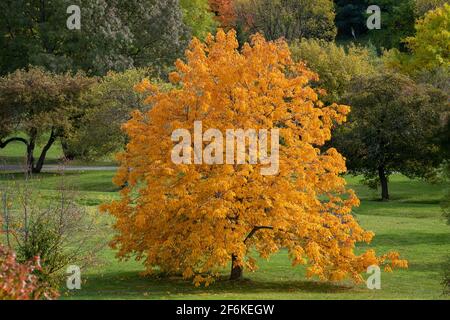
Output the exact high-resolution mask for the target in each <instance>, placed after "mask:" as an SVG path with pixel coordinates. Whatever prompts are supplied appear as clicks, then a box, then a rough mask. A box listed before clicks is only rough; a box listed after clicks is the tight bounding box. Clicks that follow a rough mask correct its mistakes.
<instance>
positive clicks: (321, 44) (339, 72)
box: [290, 39, 379, 102]
mask: <svg viewBox="0 0 450 320" xmlns="http://www.w3.org/2000/svg"><path fill="white" fill-rule="evenodd" d="M290 48H291V52H292V57H293V59H294V60H295V61H304V62H305V63H306V65H307V66H308V68H309V69H311V70H312V71H314V72H316V73H317V74H319V75H320V79H319V81H318V82H317V84H316V85H317V86H318V87H320V88H323V89H326V91H327V93H328V95H327V96H326V97H324V98H323V99H325V101H327V102H333V101H340V100H341V99H342V98H343V96H344V95H345V94H346V92H347V89H348V85H349V83H350V82H351V80H352V79H354V78H355V77H358V76H364V75H370V74H373V73H374V72H375V70H376V67H377V65H378V64H379V63H378V60H379V59H378V58H377V56H376V52H375V50H371V49H370V48H366V47H361V46H356V45H353V44H350V45H349V46H348V47H347V48H345V47H343V46H339V45H337V44H336V43H334V42H328V41H325V40H316V39H302V40H298V41H294V42H292V43H291V44H290Z"/></svg>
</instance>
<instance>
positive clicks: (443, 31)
mask: <svg viewBox="0 0 450 320" xmlns="http://www.w3.org/2000/svg"><path fill="white" fill-rule="evenodd" d="M415 28H416V34H415V36H413V37H408V38H406V39H405V43H406V46H407V48H408V49H409V52H408V53H400V52H399V51H398V50H392V51H390V52H388V53H386V55H385V60H386V62H387V65H388V66H389V67H391V68H394V69H397V70H400V71H402V72H404V73H407V74H410V75H413V76H414V75H417V74H418V73H420V72H423V71H427V70H428V71H436V70H438V69H442V70H444V72H445V73H447V74H448V72H449V69H450V53H449V52H450V45H449V44H450V34H449V29H450V5H449V4H444V6H442V7H440V8H437V9H435V10H432V11H429V12H428V13H427V14H425V16H424V17H423V18H422V19H420V20H418V21H417V23H416V26H415Z"/></svg>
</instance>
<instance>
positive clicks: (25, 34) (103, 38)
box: [0, 0, 133, 74]
mask: <svg viewBox="0 0 450 320" xmlns="http://www.w3.org/2000/svg"><path fill="white" fill-rule="evenodd" d="M71 4H77V5H79V6H80V8H81V19H82V23H81V30H69V29H68V28H67V27H66V20H67V18H68V17H69V15H68V14H67V13H66V9H67V7H68V6H69V5H71ZM0 16H1V17H0V45H1V46H2V48H3V50H2V52H1V54H0V68H1V69H0V72H1V73H2V74H6V73H8V72H13V71H15V70H16V69H20V68H25V67H27V66H28V65H30V64H32V65H38V66H44V67H45V68H47V69H48V70H51V71H54V72H66V71H68V70H80V69H81V70H84V71H86V72H88V73H89V74H102V73H105V72H106V70H108V69H109V68H112V69H117V70H123V69H125V68H127V67H129V66H131V65H132V63H133V61H132V60H131V58H130V57H127V56H126V55H125V48H126V47H127V46H129V45H131V40H132V34H131V33H130V32H129V29H128V28H126V27H125V25H124V24H123V23H122V21H121V20H120V19H119V18H118V12H117V10H116V8H115V7H114V6H113V1H109V0H93V1H91V0H78V1H67V0H52V1H50V0H42V1H31V2H27V1H14V0H5V1H2V2H1V4H0Z"/></svg>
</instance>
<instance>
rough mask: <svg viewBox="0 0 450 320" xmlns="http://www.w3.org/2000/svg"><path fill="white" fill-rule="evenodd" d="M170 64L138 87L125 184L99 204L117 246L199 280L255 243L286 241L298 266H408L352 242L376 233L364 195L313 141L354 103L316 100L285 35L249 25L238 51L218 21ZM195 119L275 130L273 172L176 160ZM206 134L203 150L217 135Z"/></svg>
mask: <svg viewBox="0 0 450 320" xmlns="http://www.w3.org/2000/svg"><path fill="white" fill-rule="evenodd" d="M176 68H177V71H176V72H174V73H172V74H171V76H170V79H171V81H172V83H173V84H174V87H173V89H171V90H165V91H164V90H163V91H160V90H159V89H158V88H157V87H155V86H153V85H152V84H151V83H150V82H149V81H143V82H142V83H140V84H139V85H137V86H136V90H138V91H139V92H143V93H147V94H148V98H147V99H146V102H147V103H148V104H150V105H151V106H152V108H151V110H150V111H148V112H146V113H141V112H138V111H136V112H135V113H134V114H133V117H132V119H131V120H130V121H129V122H127V123H126V124H125V125H124V130H125V131H126V133H127V134H128V136H129V143H128V145H127V147H126V150H125V152H123V153H122V154H120V155H119V156H118V159H119V161H120V163H121V166H120V168H119V170H118V173H117V176H116V177H115V183H116V184H117V185H119V186H123V185H126V187H125V188H123V189H122V190H121V198H120V200H117V201H113V202H112V203H109V204H105V205H103V210H106V211H108V212H109V213H111V214H112V215H113V216H115V217H116V223H115V230H116V231H117V234H116V236H115V238H114V240H113V243H112V245H113V247H115V248H117V249H118V250H119V253H118V255H119V257H122V258H127V257H129V256H130V255H131V254H134V255H136V256H137V259H143V260H144V263H145V266H146V270H147V271H148V273H152V272H155V271H156V270H159V271H162V272H165V273H168V274H181V275H182V276H183V277H184V278H186V279H193V281H194V283H195V284H196V285H199V284H201V283H205V284H206V285H208V284H209V283H211V282H212V281H213V280H214V279H215V278H216V277H217V276H218V275H219V274H220V273H221V272H222V270H223V268H224V267H225V266H227V264H228V263H229V262H230V260H231V261H232V264H231V279H239V278H240V277H242V272H243V270H244V269H246V270H249V271H253V270H256V268H257V265H256V260H255V258H254V254H259V255H260V256H261V257H263V258H268V257H269V256H270V255H272V254H274V253H276V252H277V251H279V250H280V249H281V248H286V249H287V250H288V252H289V257H290V259H291V260H292V264H293V265H294V266H295V265H299V264H306V265H307V266H308V267H307V271H308V272H307V274H308V276H310V277H312V276H317V277H319V278H320V279H325V280H341V279H344V278H347V277H350V278H352V279H353V280H355V281H361V280H362V277H361V275H360V274H361V273H362V272H363V271H366V268H367V267H368V266H370V265H374V264H376V265H385V266H386V268H387V269H390V268H391V267H406V264H407V263H406V261H404V260H400V259H399V255H398V254H397V253H395V252H391V253H388V254H387V255H384V256H381V257H377V256H376V255H375V253H374V251H373V250H368V251H366V252H364V253H362V254H360V255H357V254H356V253H355V252H354V249H355V245H356V243H357V242H370V241H371V239H372V237H373V233H372V232H369V231H365V230H363V229H362V228H361V227H360V226H359V225H358V223H357V221H356V220H355V219H354V217H353V216H352V214H351V211H352V208H353V207H354V206H357V205H358V204H359V200H358V198H357V197H356V195H355V193H354V192H353V191H352V190H348V189H347V188H346V187H345V180H344V178H343V177H342V176H341V174H342V173H344V172H345V171H346V167H345V161H344V159H343V157H342V156H341V155H340V154H339V153H338V152H337V151H336V150H335V149H333V148H331V149H328V150H326V151H321V149H320V147H321V146H323V145H324V143H325V142H326V141H328V140H329V139H330V138H331V129H332V126H333V125H334V124H339V123H342V122H343V121H345V120H346V115H347V114H348V112H349V107H348V106H344V105H338V104H331V105H324V103H322V102H321V101H320V100H319V94H320V93H321V92H318V91H317V90H315V89H313V88H312V87H311V86H310V82H311V81H312V80H317V75H316V74H314V73H313V72H311V71H309V70H308V69H307V68H306V67H305V65H304V64H302V63H295V62H294V61H293V60H292V59H291V55H290V51H289V47H288V45H287V43H286V42H284V41H281V40H280V41H276V42H268V41H266V40H265V39H264V38H263V37H262V36H261V35H255V36H253V37H252V41H251V44H249V43H246V44H244V46H243V48H242V50H241V51H239V50H238V42H237V40H236V34H235V31H233V30H232V31H229V32H228V33H225V32H224V31H222V30H219V31H218V33H217V35H216V36H215V37H213V36H211V35H209V36H208V37H207V39H206V42H205V43H202V42H200V41H199V40H197V39H194V40H193V41H192V42H191V44H190V48H189V50H188V51H187V52H186V61H184V62H183V61H181V60H178V61H177V63H176ZM197 121H202V124H203V129H204V130H208V129H213V128H214V129H216V130H219V131H221V132H225V130H228V129H238V128H245V129H257V130H262V129H268V130H272V129H277V130H278V131H279V145H280V146H279V155H278V157H279V158H278V164H279V170H278V173H277V174H274V175H262V174H261V171H260V169H261V168H262V167H264V164H262V163H256V164H250V163H249V161H248V158H247V159H246V161H245V162H244V163H239V164H237V163H234V164H229V163H227V164H212V165H211V164H205V163H201V164H198V163H197V164H195V163H193V164H186V163H182V164H176V163H174V162H173V161H172V160H171V159H172V158H171V154H172V152H173V148H174V146H175V142H174V141H173V139H172V133H173V132H174V131H175V130H178V129H185V130H188V131H189V132H191V133H193V132H194V127H195V123H196V122H197ZM216 139H217V137H216ZM194 140H195V138H194ZM205 140H207V139H203V141H200V143H202V146H203V147H206V149H207V147H208V145H210V144H208V143H209V142H210V143H211V144H212V143H213V142H211V141H209V142H208V141H205ZM277 142H278V141H277ZM195 143H198V141H197V142H195V141H194V142H193V143H192V144H191V143H189V144H188V145H187V151H190V150H192V149H193V148H195V147H194V144H195ZM203 149H204V148H203ZM206 149H204V150H205V153H206ZM184 151H185V150H184ZM184 151H183V152H184ZM195 156H197V157H198V156H199V155H198V154H196V155H195ZM201 156H202V155H200V158H201ZM203 156H205V154H203ZM221 156H223V154H222V155H221ZM189 157H191V155H189ZM189 160H192V159H191V158H190V159H189ZM194 160H195V157H194ZM194 162H195V161H194ZM189 163H192V162H191V161H189Z"/></svg>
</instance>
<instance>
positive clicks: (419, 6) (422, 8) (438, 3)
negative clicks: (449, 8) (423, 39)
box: [414, 0, 448, 17]
mask: <svg viewBox="0 0 450 320" xmlns="http://www.w3.org/2000/svg"><path fill="white" fill-rule="evenodd" d="M446 3H447V4H448V1H447V0H415V10H414V11H415V14H416V17H422V16H423V15H425V14H426V13H427V12H428V11H430V10H435V9H437V8H439V7H442V6H444V4H446Z"/></svg>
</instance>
